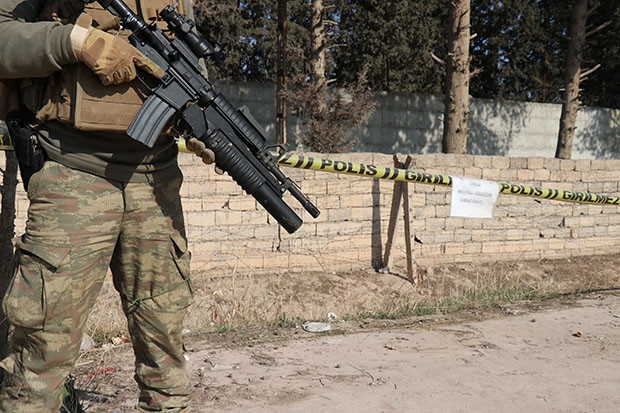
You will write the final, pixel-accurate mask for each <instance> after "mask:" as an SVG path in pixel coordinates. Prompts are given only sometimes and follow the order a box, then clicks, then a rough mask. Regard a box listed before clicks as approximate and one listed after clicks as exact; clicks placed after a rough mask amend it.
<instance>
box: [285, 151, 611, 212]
mask: <svg viewBox="0 0 620 413" xmlns="http://www.w3.org/2000/svg"><path fill="white" fill-rule="evenodd" d="M278 165H282V166H290V167H292V168H301V169H311V170H314V171H325V172H334V173H340V174H350V175H358V176H365V177H369V178H375V179H390V180H393V181H403V182H415V183H420V184H428V185H439V186H452V178H451V177H450V176H448V175H437V174H431V173H427V172H419V171H412V170H408V169H399V168H390V167H382V166H375V165H365V164H362V163H356V162H345V161H333V160H330V159H321V158H314V157H311V156H303V155H297V154H283V155H281V156H280V158H278ZM498 185H499V192H500V193H501V194H509V195H521V196H527V197H531V198H541V199H553V200H556V201H566V202H578V203H582V204H595V205H620V198H619V197H617V196H611V195H601V194H592V193H589V192H576V191H567V190H560V189H549V188H540V187H534V186H526V185H516V184H507V183H502V182H498Z"/></svg>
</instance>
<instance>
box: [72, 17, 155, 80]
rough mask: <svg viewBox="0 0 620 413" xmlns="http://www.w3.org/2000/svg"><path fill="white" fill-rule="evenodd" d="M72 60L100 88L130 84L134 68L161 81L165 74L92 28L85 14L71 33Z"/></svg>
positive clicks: (122, 43) (128, 46) (125, 44)
mask: <svg viewBox="0 0 620 413" xmlns="http://www.w3.org/2000/svg"><path fill="white" fill-rule="evenodd" d="M71 45H72V47H73V52H74V53H75V56H76V57H77V58H78V60H80V61H81V62H84V63H85V64H86V66H88V67H89V68H90V69H91V70H92V71H93V72H94V73H95V74H96V75H97V76H99V78H100V79H101V82H102V83H103V84H104V85H112V84H120V83H125V82H130V81H132V80H134V79H135V78H136V67H139V68H140V69H142V70H144V71H146V72H147V73H149V74H151V75H153V76H155V77H157V78H159V79H161V78H162V77H164V75H165V72H164V71H163V70H162V69H161V68H160V67H159V66H157V65H156V64H155V63H154V62H153V61H152V60H151V59H149V58H147V57H146V56H145V55H144V54H142V53H141V52H140V51H139V50H138V49H136V48H135V47H133V46H132V45H131V44H129V42H127V41H126V40H124V39H122V38H120V37H118V36H114V35H113V34H110V33H107V32H104V31H102V30H99V29H95V28H94V27H92V18H91V17H90V16H89V15H88V14H85V13H83V14H81V15H80V16H79V17H78V20H77V21H76V23H75V25H74V26H73V30H72V31H71Z"/></svg>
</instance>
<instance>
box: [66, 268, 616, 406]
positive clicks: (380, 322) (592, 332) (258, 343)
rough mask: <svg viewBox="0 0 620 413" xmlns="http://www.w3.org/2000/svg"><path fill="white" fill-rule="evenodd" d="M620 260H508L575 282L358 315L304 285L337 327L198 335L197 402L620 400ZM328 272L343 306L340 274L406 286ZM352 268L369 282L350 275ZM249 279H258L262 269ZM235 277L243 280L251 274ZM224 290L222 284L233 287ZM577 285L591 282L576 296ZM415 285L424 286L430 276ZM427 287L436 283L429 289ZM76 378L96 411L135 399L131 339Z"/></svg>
mask: <svg viewBox="0 0 620 413" xmlns="http://www.w3.org/2000/svg"><path fill="white" fill-rule="evenodd" d="M619 262H620V256H604V257H589V258H587V257H586V258H581V259H573V260H561V261H555V262H551V261H545V262H535V263H520V264H512V265H509V266H506V267H502V268H501V271H500V272H501V274H502V275H501V277H502V279H504V280H505V279H515V278H518V279H519V282H521V283H525V284H528V285H531V284H532V283H533V282H536V283H538V284H537V285H539V284H540V285H554V286H555V287H556V288H557V289H558V291H560V292H566V293H567V294H563V295H562V294H561V295H559V296H556V297H555V298H552V299H548V300H544V301H531V300H527V301H524V300H520V301H518V302H508V303H504V304H502V305H498V306H494V307H492V308H490V309H484V310H467V311H458V312H455V313H452V312H450V313H445V312H437V313H436V314H433V315H427V316H417V317H405V318H399V319H393V320H385V319H378V318H368V319H364V318H362V319H356V320H355V321H352V320H348V321H347V320H343V317H341V316H339V315H338V313H335V314H332V315H331V318H327V312H328V311H330V310H331V309H332V307H331V306H330V304H332V303H329V302H327V303H326V302H325V301H324V300H325V296H324V295H323V293H321V289H315V292H316V294H314V295H313V293H312V291H306V293H307V294H306V295H304V298H303V299H304V303H305V305H306V306H307V305H308V301H312V300H313V297H314V296H316V299H317V300H318V301H320V306H321V307H322V308H323V310H325V316H324V317H322V319H320V320H319V319H318V318H319V317H316V321H321V322H326V323H327V324H328V325H329V326H330V328H331V329H330V330H329V331H327V332H319V333H317V332H309V331H306V329H304V328H303V326H302V325H297V326H293V325H291V326H290V327H288V326H286V327H264V328H256V329H253V328H238V329H232V330H229V331H227V332H225V333H210V334H188V336H187V340H186V350H187V358H188V360H189V361H188V366H189V372H188V373H189V377H190V382H191V385H192V389H193V391H194V400H195V402H194V405H193V408H192V411H193V412H224V411H233V412H237V411H238V412H287V413H288V412H315V411H317V412H345V413H346V412H356V413H357V412H403V411H426V412H523V411H535V412H567V411H571V412H615V411H618V405H619V404H620V392H619V391H618V388H619V387H620V289H617V287H620V279H619V276H618V274H617V268H618V263H619ZM489 271H490V270H489V267H486V268H484V269H481V268H480V267H478V266H473V265H465V266H452V267H446V268H443V269H440V270H439V271H432V272H431V273H429V274H427V275H426V277H427V280H426V281H425V282H426V283H428V285H431V284H432V282H431V281H432V280H431V278H435V279H439V278H440V275H438V274H441V279H443V280H444V281H442V285H443V287H442V288H443V290H445V289H446V287H445V284H447V282H446V281H445V277H446V275H451V277H452V278H454V279H459V280H469V281H468V282H469V283H472V282H474V281H475V280H479V279H480V278H481V277H482V275H484V274H487V273H488V272H489ZM495 271H497V266H496V268H495ZM495 273H496V272H495ZM481 274H482V275H481ZM313 277H314V279H315V280H316V279H317V278H318V279H320V278H321V275H319V274H313ZM324 277H326V278H325V280H323V281H322V283H323V284H325V283H327V282H328V281H329V283H328V284H329V285H330V289H331V290H332V291H333V292H334V294H333V295H335V297H334V300H335V301H334V303H333V304H334V306H335V305H336V303H337V302H339V301H342V296H340V297H338V294H339V292H340V293H341V292H342V291H343V288H344V287H342V285H346V290H347V291H349V294H348V296H347V297H348V298H347V299H348V300H351V299H352V297H360V298H358V299H359V300H375V299H376V297H378V296H385V295H390V293H391V294H392V296H393V295H394V291H400V292H401V294H402V290H403V288H404V287H403V282H404V281H403V278H402V277H400V276H398V275H394V274H379V273H371V272H370V271H365V272H364V271H361V272H360V274H349V275H347V276H342V275H335V274H326V275H324ZM351 277H354V279H359V280H360V281H359V282H351ZM355 277H356V278H355ZM339 279H341V280H340V281H339V282H338V280H339ZM472 280H474V281H472ZM248 281H249V282H251V283H252V284H254V285H260V283H259V282H258V281H257V280H256V279H253V280H248ZM287 282H289V283H291V285H293V284H295V285H297V284H299V282H300V278H298V277H296V276H293V275H291V276H290V277H288V278H286V279H285V280H282V279H280V280H279V281H278V285H279V286H280V287H281V288H284V289H285V290H286V288H288V287H290V288H292V287H291V285H286V283H287ZM478 282H479V281H478ZM236 283H237V284H236V288H237V291H239V289H240V288H242V287H241V285H240V284H241V282H240V281H239V280H237V281H236ZM409 285H410V284H409ZM457 287H458V286H456V284H455V285H452V287H451V289H458V288H457ZM213 288H214V291H220V293H221V294H224V293H223V292H222V291H224V292H225V288H224V287H223V286H222V285H216V286H214V287H213ZM248 288H249V287H248ZM436 289H437V283H435V290H436ZM574 289H579V290H581V291H582V292H581V293H579V294H568V292H570V291H572V290H574ZM350 290H359V291H356V293H355V294H353V293H352V292H351V291H350ZM414 290H417V293H418V294H422V293H424V291H421V290H424V288H417V289H414ZM426 290H427V291H426V294H432V291H431V290H432V288H430V287H427V288H426ZM375 294H377V295H376V296H375ZM363 297H366V298H363ZM290 304H291V305H293V303H290ZM362 304H363V303H360V306H361V307H363V306H362ZM361 307H360V308H361ZM210 308H211V307H210ZM314 311H318V310H314ZM317 314H318V312H317ZM76 387H77V388H78V389H80V391H79V393H80V397H81V399H82V404H83V406H84V407H85V409H86V411H87V412H109V413H111V412H130V411H134V410H133V407H132V406H133V405H134V404H135V399H136V395H137V389H136V386H135V383H134V382H133V356H132V354H131V349H130V347H129V346H128V345H127V344H120V345H117V346H108V347H106V348H97V349H94V350H91V351H88V352H86V353H84V354H83V356H82V358H81V359H80V361H79V363H78V368H77V371H76Z"/></svg>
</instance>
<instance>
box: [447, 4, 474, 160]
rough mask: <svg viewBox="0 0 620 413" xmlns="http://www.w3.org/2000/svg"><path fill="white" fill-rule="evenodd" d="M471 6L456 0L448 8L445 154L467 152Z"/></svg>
mask: <svg viewBox="0 0 620 413" xmlns="http://www.w3.org/2000/svg"><path fill="white" fill-rule="evenodd" d="M470 6H471V2H470V0H453V1H452V2H451V3H450V7H449V10H448V30H447V41H448V44H447V46H448V58H447V59H446V96H445V106H444V125H443V142H442V151H443V152H444V153H459V154H465V153H467V133H468V127H467V117H468V115H469V102H470V98H469V79H470V74H469V61H470V57H469V41H470V8H471V7H470Z"/></svg>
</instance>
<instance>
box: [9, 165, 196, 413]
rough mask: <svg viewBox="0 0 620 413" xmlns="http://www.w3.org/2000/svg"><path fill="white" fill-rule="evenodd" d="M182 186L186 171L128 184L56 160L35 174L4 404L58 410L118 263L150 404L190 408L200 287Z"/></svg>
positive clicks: (13, 295)
mask: <svg viewBox="0 0 620 413" xmlns="http://www.w3.org/2000/svg"><path fill="white" fill-rule="evenodd" d="M180 185H181V176H180V174H177V176H176V177H174V178H173V179H167V180H165V181H163V182H153V183H152V184H150V185H145V184H141V183H139V184H135V183H128V184H125V183H121V182H115V181H111V180H106V179H103V178H100V177H97V176H95V175H92V174H89V173H85V172H81V171H77V170H74V169H70V168H67V167H65V166H63V165H61V164H58V163H56V162H51V161H49V162H46V163H45V166H44V169H43V170H42V171H41V172H39V173H37V174H35V175H34V176H33V177H32V179H31V183H30V187H29V191H28V195H29V198H30V202H31V205H30V208H29V211H28V216H29V220H28V225H27V229H26V233H25V235H24V236H23V237H22V239H21V240H20V241H19V243H18V251H19V269H18V271H17V272H16V275H15V277H14V279H13V281H12V284H11V286H10V289H9V291H8V293H7V295H6V297H5V300H4V310H5V312H6V315H7V318H8V319H9V321H10V322H11V324H12V325H13V326H15V332H14V333H13V338H12V342H13V343H12V344H13V349H14V353H13V354H12V355H11V356H10V357H8V358H7V359H5V360H3V361H2V363H0V365H1V366H2V368H4V369H5V370H6V371H7V372H8V373H9V374H7V376H8V377H7V379H8V380H7V383H6V387H5V389H4V392H3V393H2V395H1V396H0V410H2V411H11V412H14V411H15V412H17V411H19V412H21V411H23V412H35V411H36V412H43V411H58V409H59V407H60V400H61V395H62V385H63V383H64V379H65V377H67V375H68V374H69V373H70V372H71V369H72V368H73V364H74V362H75V360H76V357H77V356H78V352H79V348H80V343H81V339H82V334H83V330H84V325H85V323H86V320H87V317H88V313H89V310H90V308H91V307H92V305H93V302H94V301H95V298H96V296H97V293H98V292H99V290H100V288H101V285H102V283H103V280H104V278H105V275H106V271H107V268H108V265H109V266H110V268H111V270H112V274H113V280H114V285H115V287H116V289H117V290H118V291H119V293H120V296H121V300H122V304H123V310H124V312H125V314H126V315H127V320H128V326H129V332H130V335H131V339H132V343H133V347H134V351H135V355H136V380H137V382H138V384H139V385H140V389H141V394H140V407H141V408H143V409H145V410H147V411H149V409H150V410H155V411H160V410H164V411H166V409H167V408H169V407H170V408H181V407H184V406H187V405H188V394H187V392H186V391H185V384H186V377H185V366H184V357H183V354H182V344H181V329H182V321H183V316H184V313H185V311H186V308H187V306H188V305H189V304H190V301H191V290H190V286H189V280H188V273H189V253H188V252H187V244H186V241H185V236H184V233H183V216H182V213H181V205H180V199H179V197H178V196H177V195H176V194H178V190H179V186H180ZM15 400H19V401H20V403H19V404H15ZM170 411H174V410H170Z"/></svg>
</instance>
